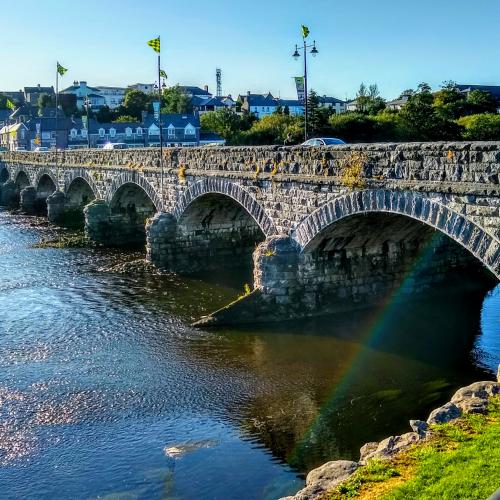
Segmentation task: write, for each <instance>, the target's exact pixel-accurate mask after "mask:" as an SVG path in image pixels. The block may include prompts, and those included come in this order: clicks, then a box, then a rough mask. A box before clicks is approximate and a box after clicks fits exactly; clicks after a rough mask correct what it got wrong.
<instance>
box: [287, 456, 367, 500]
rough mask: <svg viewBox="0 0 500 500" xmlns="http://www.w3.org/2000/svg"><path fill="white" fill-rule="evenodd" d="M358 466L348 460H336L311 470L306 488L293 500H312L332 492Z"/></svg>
mask: <svg viewBox="0 0 500 500" xmlns="http://www.w3.org/2000/svg"><path fill="white" fill-rule="evenodd" d="M358 467H359V464H358V463H357V462H351V461H349V460H336V461H334V462H327V463H326V464H324V465H322V466H321V467H318V468H317V469H313V470H312V471H311V472H309V474H307V477H306V487H305V488H303V489H302V490H300V491H299V492H298V493H297V494H296V495H295V496H294V497H292V498H293V499H294V500H312V499H314V498H318V497H320V496H321V495H323V494H324V493H325V492H327V491H329V490H332V489H333V488H335V487H336V486H338V485H339V484H341V483H343V482H344V481H345V480H346V479H349V477H350V476H351V475H352V474H354V472H356V470H357V468H358Z"/></svg>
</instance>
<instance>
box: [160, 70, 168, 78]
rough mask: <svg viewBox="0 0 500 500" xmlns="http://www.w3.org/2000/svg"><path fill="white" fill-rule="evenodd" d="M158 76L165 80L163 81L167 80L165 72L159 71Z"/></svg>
mask: <svg viewBox="0 0 500 500" xmlns="http://www.w3.org/2000/svg"><path fill="white" fill-rule="evenodd" d="M160 76H161V77H162V78H165V79H167V78H168V76H167V74H166V73H165V71H163V70H162V69H160Z"/></svg>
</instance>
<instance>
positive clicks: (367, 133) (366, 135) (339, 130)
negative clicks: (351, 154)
mask: <svg viewBox="0 0 500 500" xmlns="http://www.w3.org/2000/svg"><path fill="white" fill-rule="evenodd" d="M329 123H330V127H331V133H332V136H334V137H338V138H340V139H343V140H344V141H347V142H370V141H373V140H374V138H375V135H376V126H375V122H374V120H373V119H372V118H371V117H370V116H368V115H365V114H362V113H343V114H341V115H332V116H330V118H329Z"/></svg>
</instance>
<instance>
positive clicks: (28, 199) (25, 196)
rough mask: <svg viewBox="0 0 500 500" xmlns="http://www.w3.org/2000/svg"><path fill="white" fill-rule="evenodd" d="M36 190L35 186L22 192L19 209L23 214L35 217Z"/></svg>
mask: <svg viewBox="0 0 500 500" xmlns="http://www.w3.org/2000/svg"><path fill="white" fill-rule="evenodd" d="M35 203H36V189H35V188H34V187H33V186H28V187H25V188H24V189H23V190H21V194H20V202H19V207H20V209H21V212H23V213H25V214H28V215H33V214H34V213H35Z"/></svg>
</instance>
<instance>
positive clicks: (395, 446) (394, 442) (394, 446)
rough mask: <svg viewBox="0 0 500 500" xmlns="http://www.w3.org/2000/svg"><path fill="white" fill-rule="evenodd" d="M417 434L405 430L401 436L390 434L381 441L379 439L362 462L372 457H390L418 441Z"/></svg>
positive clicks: (382, 458)
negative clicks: (377, 443) (373, 449)
mask: <svg viewBox="0 0 500 500" xmlns="http://www.w3.org/2000/svg"><path fill="white" fill-rule="evenodd" d="M419 439H420V438H419V435H418V434H417V433H416V432H407V433H406V434H402V435H401V436H390V437H388V438H387V439H384V440H383V441H380V443H379V445H378V446H377V449H376V450H375V451H373V452H372V453H369V454H368V455H366V457H365V458H364V460H363V463H366V462H367V460H370V459H372V458H378V459H381V460H384V459H388V458H391V457H392V456H393V455H395V454H396V453H399V452H400V451H403V450H406V449H407V448H410V447H411V446H412V445H414V444H415V443H416V442H417V441H419Z"/></svg>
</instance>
